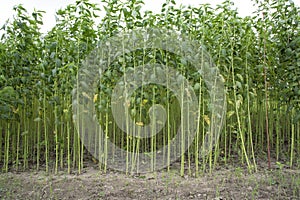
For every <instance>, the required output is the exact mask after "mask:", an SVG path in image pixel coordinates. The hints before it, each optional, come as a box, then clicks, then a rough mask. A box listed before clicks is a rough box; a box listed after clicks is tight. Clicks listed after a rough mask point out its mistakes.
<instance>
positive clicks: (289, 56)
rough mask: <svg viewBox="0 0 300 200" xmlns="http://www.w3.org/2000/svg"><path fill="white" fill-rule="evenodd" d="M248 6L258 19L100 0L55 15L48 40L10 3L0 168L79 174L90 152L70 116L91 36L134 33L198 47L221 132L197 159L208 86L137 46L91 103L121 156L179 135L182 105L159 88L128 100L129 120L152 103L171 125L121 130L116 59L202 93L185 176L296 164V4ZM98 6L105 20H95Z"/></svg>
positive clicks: (0, 98) (299, 100) (0, 49)
mask: <svg viewBox="0 0 300 200" xmlns="http://www.w3.org/2000/svg"><path fill="white" fill-rule="evenodd" d="M256 3H257V5H258V10H257V11H256V13H255V15H254V16H253V17H245V18H242V17H239V15H238V13H237V11H236V10H233V9H232V8H231V5H232V3H231V2H230V1H224V3H222V4H220V5H218V6H217V7H216V8H215V9H213V8H211V7H210V5H208V4H204V5H199V7H184V6H178V5H176V3H175V1H174V0H167V1H166V3H164V4H163V6H162V8H161V12H160V13H158V14H155V13H152V12H151V11H145V12H142V11H141V9H142V6H143V2H142V1H141V0H131V1H125V2H121V1H117V0H102V3H101V4H100V5H96V4H92V3H90V2H89V1H87V0H78V1H76V3H75V4H71V5H69V6H67V7H66V8H65V9H62V10H59V11H58V12H57V14H56V15H57V22H56V26H55V27H53V28H52V30H50V31H49V32H48V33H46V34H42V33H41V31H40V26H41V25H42V24H43V18H42V17H43V11H35V12H33V13H31V14H29V13H27V11H26V9H25V8H24V7H22V5H17V6H15V7H14V10H15V16H14V19H13V20H12V21H8V22H7V23H6V24H5V25H4V26H3V27H2V29H3V30H4V31H5V33H4V34H3V35H2V38H1V43H0V89H1V91H0V102H1V104H0V131H1V132H0V166H1V167H2V170H3V171H8V170H10V169H11V170H26V169H28V168H35V169H37V170H39V169H43V170H46V171H49V170H54V171H55V172H57V171H58V170H64V169H67V170H68V172H71V170H72V169H73V168H74V169H77V170H78V171H79V172H80V171H81V170H82V168H83V167H84V162H83V161H84V158H87V159H89V155H88V153H87V152H86V151H85V148H84V146H83V144H82V143H81V141H80V137H79V135H78V130H76V128H75V126H74V123H73V119H72V115H73V114H72V90H73V89H74V88H73V87H74V84H75V83H76V77H77V71H78V69H79V68H80V67H81V65H82V62H83V60H84V59H85V58H86V56H87V55H88V54H89V53H90V52H91V51H92V50H93V49H94V48H95V47H96V44H97V43H98V42H99V41H101V40H104V39H106V38H109V37H111V36H113V35H114V34H116V33H119V32H122V31H123V30H133V29H135V28H137V27H144V28H149V27H150V28H151V27H158V28H159V27H163V28H167V29H172V30H178V31H180V32H181V33H184V34H187V35H189V37H191V38H192V39H195V40H198V41H200V42H201V43H202V44H203V45H204V46H205V49H206V51H207V52H208V53H209V54H210V55H211V56H212V59H213V61H214V63H215V65H216V66H217V67H218V68H219V69H220V72H221V74H222V76H223V77H224V80H225V86H226V96H227V106H228V107H227V115H226V120H225V125H224V128H223V130H222V134H221V136H220V143H219V145H217V146H216V147H215V148H214V149H213V151H212V152H211V153H210V154H208V155H207V156H202V157H201V156H200V157H199V154H198V153H199V149H200V146H201V144H202V142H203V139H202V138H203V137H204V135H205V132H206V131H205V129H206V127H207V126H208V124H209V123H210V118H209V109H208V106H207V105H208V103H207V102H208V100H209V98H208V95H207V91H206V89H205V88H206V86H205V84H204V82H203V81H202V79H201V77H198V76H194V73H193V70H190V67H189V64H188V63H185V62H184V60H180V58H178V57H176V55H172V54H170V53H168V52H163V51H160V50H157V51H154V50H153V51H149V52H148V51H147V52H145V51H137V52H130V53H129V54H127V55H126V56H120V59H119V60H116V61H114V62H113V64H112V65H111V66H110V67H109V70H107V72H105V75H104V77H103V78H101V80H100V81H99V93H98V96H96V95H95V102H96V107H97V111H98V114H99V115H98V116H99V121H100V123H101V124H102V125H103V126H104V127H105V131H106V134H107V138H108V139H110V140H111V141H113V142H114V143H115V144H117V145H118V146H120V147H121V148H124V149H126V150H129V151H135V152H137V153H144V152H147V151H149V149H156V148H159V147H160V146H161V145H165V144H168V141H169V140H170V138H171V137H172V136H173V135H174V134H175V133H176V131H175V130H176V127H177V125H178V123H180V122H179V121H178V120H179V119H180V110H178V109H176V107H178V104H176V101H175V103H172V102H173V101H171V100H172V95H171V94H169V93H170V92H169V91H168V90H167V89H166V88H161V87H159V86H155V85H150V86H149V87H147V88H144V89H141V90H137V92H136V93H135V94H134V95H133V96H132V102H131V111H132V113H131V115H132V118H134V119H135V120H136V122H137V123H140V124H141V123H147V120H148V119H147V114H146V113H147V112H146V111H147V109H149V108H150V106H151V105H153V104H155V103H160V104H162V105H164V106H165V107H166V108H168V109H167V110H168V114H169V115H168V116H169V118H168V124H167V125H168V126H167V127H165V128H164V129H163V130H162V132H161V133H162V134H159V135H158V136H156V137H154V138H151V139H150V140H141V141H140V140H139V139H138V138H132V137H130V136H126V134H123V133H122V132H121V131H120V129H118V128H117V126H116V124H115V123H114V121H113V118H112V115H111V111H110V97H109V94H111V91H112V88H113V85H114V84H115V83H116V81H117V78H118V77H121V76H122V73H123V71H122V70H123V66H124V65H123V64H124V63H126V68H127V67H128V68H130V67H131V68H134V67H135V66H138V65H140V64H141V62H143V61H147V62H150V61H151V62H156V63H163V64H168V65H169V66H172V67H174V68H175V69H176V70H179V71H181V72H182V73H183V74H184V75H185V76H186V77H188V79H189V80H190V82H191V84H192V85H193V86H194V89H195V92H196V94H197V95H198V97H199V102H200V103H199V111H200V113H201V116H200V123H199V131H198V132H197V134H196V140H195V141H194V143H193V144H192V146H191V147H190V148H189V150H188V151H187V152H185V154H183V156H182V158H181V162H180V163H181V167H180V168H181V170H180V172H181V175H183V174H184V173H188V174H191V173H194V172H196V174H198V173H199V172H201V171H206V170H212V169H214V168H215V167H217V166H219V165H229V164H238V165H242V166H247V167H248V169H249V170H250V171H255V170H256V169H257V167H259V166H260V165H258V164H259V163H260V164H261V163H263V162H265V163H267V162H268V161H269V164H271V163H277V165H280V166H281V165H285V166H289V167H294V168H299V166H300V159H299V155H300V34H299V30H300V25H299V21H300V15H299V11H300V9H299V8H298V7H295V5H294V4H293V3H291V2H289V1H287V0H277V1H275V0H274V1H273V0H268V1H267V0H265V1H256ZM100 10H101V12H105V13H106V14H105V16H104V17H103V18H101V22H100V23H99V24H96V23H95V19H96V18H99V16H98V15H97V14H98V13H99V12H100ZM162 98H165V99H162ZM103 155H104V156H102V155H101V157H99V158H96V159H99V160H101V162H100V163H102V164H100V163H99V169H100V170H103V171H105V170H106V165H105V162H106V161H105V159H106V158H107V157H106V156H105V155H107V154H105V150H104V154H103ZM125 156H126V155H125ZM150 156H151V155H150ZM93 159H94V158H93ZM166 159H168V158H166ZM129 161H130V162H135V161H134V159H132V160H130V159H128V162H129ZM258 161H260V162H258ZM155 162H156V161H155V157H154V158H153V163H155ZM103 163H104V164H103ZM153 166H154V164H153ZM168 169H169V168H168ZM130 170H131V169H126V171H127V172H130ZM152 170H155V169H152Z"/></svg>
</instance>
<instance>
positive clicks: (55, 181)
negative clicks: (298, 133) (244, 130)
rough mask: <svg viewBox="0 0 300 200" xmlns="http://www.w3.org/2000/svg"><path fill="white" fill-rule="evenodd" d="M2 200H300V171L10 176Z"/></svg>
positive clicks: (4, 179)
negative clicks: (183, 174) (187, 174)
mask: <svg viewBox="0 0 300 200" xmlns="http://www.w3.org/2000/svg"><path fill="white" fill-rule="evenodd" d="M0 198H1V199H299V198H300V172H299V171H297V170H290V169H277V170H273V171H266V170H260V171H258V172H256V173H253V174H249V173H247V172H245V170H244V169H242V168H232V169H219V170H217V171H215V172H213V173H211V174H205V173H203V174H200V175H199V177H197V178H195V177H189V176H185V177H181V176H179V174H178V173H177V170H174V171H173V170H172V171H169V172H165V171H160V172H156V173H152V174H143V175H135V176H129V175H125V174H123V173H118V172H113V171H111V172H108V173H105V174H102V173H101V172H99V170H96V169H94V168H93V167H88V168H86V169H85V170H84V172H83V173H82V174H66V173H64V172H60V173H59V174H55V175H54V174H46V173H45V172H30V171H27V172H21V173H18V172H9V173H3V174H0Z"/></svg>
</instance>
